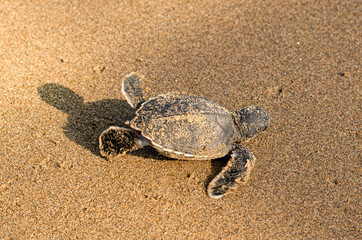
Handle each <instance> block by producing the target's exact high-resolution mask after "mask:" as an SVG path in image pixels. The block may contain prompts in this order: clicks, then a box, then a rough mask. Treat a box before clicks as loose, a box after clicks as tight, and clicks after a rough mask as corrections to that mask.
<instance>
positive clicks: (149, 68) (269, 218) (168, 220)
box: [0, 0, 362, 239]
mask: <svg viewBox="0 0 362 240" xmlns="http://www.w3.org/2000/svg"><path fill="white" fill-rule="evenodd" d="M360 14H361V2H360V1H358V0H349V1H296V0H294V1H285V2H284V1H251V0H242V1H240V0H230V1H179V0H168V1H164V0H150V1H137V0H135V1H132V0H128V1H115V0H111V1H100V0H98V1H45V0H42V1H41V0H38V1H26V0H24V1H21V0H14V1H2V2H1V3H0V93H1V99H0V106H1V107H0V239H361V238H362V233H361V222H362V219H361V215H362V211H361V210H362V209H361V173H362V172H361V169H362V168H361V165H362V164H361V125H362V124H361V106H362V104H361V66H360V63H361V46H360V41H361V33H360V27H361V21H360V20H361V15H360ZM131 72H139V73H140V74H142V75H144V78H145V90H146V95H147V97H155V96H157V95H159V94H162V93H166V92H171V91H174V92H186V93H188V94H193V95H199V96H203V97H206V98H208V99H211V100H213V101H215V102H217V103H219V104H220V105H222V106H224V107H226V108H227V109H229V110H230V111H236V110H239V109H241V108H243V107H246V106H249V105H259V106H261V107H262V108H263V109H266V110H268V111H269V112H270V113H271V114H272V117H273V125H272V127H271V128H269V129H268V130H267V131H265V132H262V133H260V134H258V135H257V136H256V137H255V138H253V139H252V140H250V141H248V142H247V143H245V146H247V147H248V148H249V149H250V150H251V151H252V152H253V153H254V155H255V156H256V159H257V161H256V164H255V166H254V169H253V170H252V172H251V175H250V179H249V181H248V182H247V183H246V184H244V185H241V186H240V187H239V188H238V189H237V190H236V191H235V192H233V193H232V194H230V195H227V196H225V197H223V198H221V199H211V198H209V197H208V196H207V193H206V189H207V185H208V183H209V182H210V180H211V179H212V178H213V177H215V176H216V174H217V173H218V172H219V171H220V170H221V169H222V168H223V166H225V164H226V162H227V160H228V159H227V158H223V159H217V160H212V161H177V160H172V159H167V158H165V157H162V156H161V155H159V154H158V153H157V152H156V151H155V150H153V149H152V148H150V147H147V148H144V149H142V150H139V151H136V152H134V153H129V154H126V155H123V156H117V157H116V158H114V159H113V161H107V160H106V159H105V158H102V157H101V156H100V154H99V149H98V137H99V134H100V133H101V132H102V131H103V130H105V129H106V128H108V127H109V126H111V125H116V126H125V122H126V121H127V120H130V119H132V117H133V116H134V114H135V112H134V109H132V108H131V107H130V106H129V105H128V104H127V102H126V101H125V99H124V97H123V96H122V92H121V81H122V79H123V78H124V77H125V76H126V75H127V74H129V73H131Z"/></svg>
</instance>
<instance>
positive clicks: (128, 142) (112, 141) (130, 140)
mask: <svg viewBox="0 0 362 240" xmlns="http://www.w3.org/2000/svg"><path fill="white" fill-rule="evenodd" d="M149 144H150V142H149V140H147V139H146V138H144V137H142V136H141V135H140V133H138V132H137V131H135V130H133V129H128V128H121V127H116V126H112V127H109V128H108V129H106V130H105V131H103V132H102V134H101V135H100V136H99V150H100V153H101V155H102V156H103V157H106V158H108V159H111V158H112V157H113V156H116V155H118V154H124V153H126V152H132V151H135V150H138V149H140V148H143V147H145V146H147V145H149Z"/></svg>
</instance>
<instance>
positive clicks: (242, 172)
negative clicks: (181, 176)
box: [207, 145, 255, 198]
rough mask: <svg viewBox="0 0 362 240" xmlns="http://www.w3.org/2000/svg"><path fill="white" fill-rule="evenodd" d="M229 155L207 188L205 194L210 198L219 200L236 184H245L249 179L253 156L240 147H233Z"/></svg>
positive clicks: (253, 160) (247, 150)
mask: <svg viewBox="0 0 362 240" xmlns="http://www.w3.org/2000/svg"><path fill="white" fill-rule="evenodd" d="M230 155H231V158H230V160H229V162H228V163H227V165H226V166H225V167H224V168H223V169H222V171H221V172H220V173H219V174H218V175H217V176H216V177H215V178H214V179H213V180H212V181H211V182H210V184H209V186H208V189H207V193H208V195H209V197H211V198H221V197H223V196H224V195H225V194H227V193H229V191H230V190H231V189H235V188H236V187H237V186H238V183H240V182H241V183H245V182H246V181H247V180H248V179H249V175H250V171H251V169H252V168H253V166H254V163H255V157H254V155H253V154H252V153H251V152H250V151H249V149H247V148H246V147H243V146H241V145H234V148H233V150H232V151H231V154H230Z"/></svg>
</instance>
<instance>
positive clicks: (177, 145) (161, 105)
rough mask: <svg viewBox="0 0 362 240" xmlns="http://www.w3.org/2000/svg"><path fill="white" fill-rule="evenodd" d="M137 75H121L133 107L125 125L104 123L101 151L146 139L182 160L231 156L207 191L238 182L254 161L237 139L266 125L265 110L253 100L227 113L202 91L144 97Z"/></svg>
mask: <svg viewBox="0 0 362 240" xmlns="http://www.w3.org/2000/svg"><path fill="white" fill-rule="evenodd" d="M141 85H142V77H141V76H139V75H137V74H136V73H131V74H130V75H128V76H126V78H125V79H124V80H123V83H122V93H123V95H124V97H125V98H126V100H127V102H128V103H129V104H130V105H131V106H132V107H133V108H135V109H137V111H136V116H135V117H134V118H133V119H132V120H131V121H130V122H129V123H128V124H129V126H130V128H121V127H115V126H112V127H109V128H108V129H107V130H105V131H104V132H103V133H102V134H101V135H100V137H99V148H100V153H101V155H102V156H104V157H111V156H115V155H117V154H121V153H126V152H130V151H135V150H137V149H140V148H143V147H144V146H147V145H150V146H152V147H154V148H155V149H156V150H157V151H158V152H159V153H161V154H162V155H165V156H167V157H170V158H175V159H186V160H207V159H216V158H221V157H223V156H226V155H229V156H230V160H229V161H228V163H227V165H226V166H225V167H224V168H223V169H222V171H221V172H220V173H219V174H218V175H217V176H216V177H215V178H214V179H213V180H212V181H211V182H210V184H209V186H208V190H207V193H208V195H209V196H210V197H211V198H221V197H223V196H224V195H225V194H226V193H228V192H230V191H229V190H230V189H233V188H235V187H236V186H237V185H238V183H239V182H246V181H247V179H248V177H249V174H250V171H251V169H252V167H253V165H254V162H255V157H254V155H253V154H252V153H251V152H250V151H249V150H248V149H247V148H246V147H244V146H242V145H240V143H241V142H242V141H245V140H248V139H250V138H251V137H253V136H254V135H255V134H256V133H257V132H259V131H262V130H265V129H266V128H267V127H268V126H269V125H270V120H271V117H270V115H269V113H267V112H266V111H264V110H262V109H261V108H260V107H258V106H250V107H247V108H245V109H242V110H239V111H236V112H235V113H230V112H229V111H228V110H226V109H225V108H223V107H222V106H220V105H219V104H217V103H214V102H212V101H211V100H208V99H206V98H203V97H198V96H189V95H183V94H180V93H166V94H163V95H159V96H157V97H155V98H151V99H149V100H148V101H146V100H145V99H144V96H143V91H142V87H141Z"/></svg>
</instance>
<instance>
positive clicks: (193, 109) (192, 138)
mask: <svg viewBox="0 0 362 240" xmlns="http://www.w3.org/2000/svg"><path fill="white" fill-rule="evenodd" d="M130 125H131V127H132V128H134V129H136V130H139V131H141V133H142V135H143V136H144V137H145V138H147V139H149V140H150V141H151V143H152V146H153V147H154V148H156V149H157V150H158V151H159V152H160V153H161V154H163V155H165V156H168V157H171V158H177V159H198V160H201V159H214V158H218V157H222V156H225V155H226V154H228V153H229V152H230V150H231V147H232V143H233V142H234V140H235V137H236V134H237V131H236V130H235V126H234V122H233V116H232V115H231V114H230V112H229V111H228V110H226V109H225V108H223V107H222V106H220V105H219V104H217V103H214V102H212V101H211V100H208V99H206V98H203V97H197V96H188V95H182V94H179V93H168V94H164V95H160V96H158V97H156V98H152V99H150V100H149V101H147V102H144V103H143V104H142V105H141V107H140V108H139V109H138V110H137V112H136V117H135V118H134V119H133V120H132V121H131V122H130Z"/></svg>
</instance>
